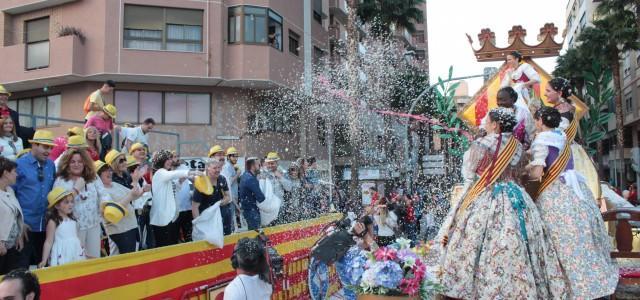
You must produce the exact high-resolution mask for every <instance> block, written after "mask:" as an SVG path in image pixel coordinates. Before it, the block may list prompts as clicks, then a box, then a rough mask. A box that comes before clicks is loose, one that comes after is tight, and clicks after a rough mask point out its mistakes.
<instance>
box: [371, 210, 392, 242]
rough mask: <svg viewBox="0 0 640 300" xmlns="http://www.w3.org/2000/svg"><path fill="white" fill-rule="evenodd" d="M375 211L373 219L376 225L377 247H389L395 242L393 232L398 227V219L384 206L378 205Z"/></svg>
mask: <svg viewBox="0 0 640 300" xmlns="http://www.w3.org/2000/svg"><path fill="white" fill-rule="evenodd" d="M377 210H378V211H377V213H376V214H375V215H374V216H373V218H374V220H375V221H376V225H378V240H377V242H378V246H380V247H385V246H389V245H391V244H393V242H394V241H395V240H396V236H395V230H396V228H397V227H398V217H397V216H396V214H395V213H394V212H393V211H392V210H389V209H388V208H387V206H386V205H378V206H377Z"/></svg>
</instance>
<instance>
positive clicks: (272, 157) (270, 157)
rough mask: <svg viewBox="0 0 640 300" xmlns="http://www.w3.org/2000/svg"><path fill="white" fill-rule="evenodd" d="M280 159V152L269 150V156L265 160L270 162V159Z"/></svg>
mask: <svg viewBox="0 0 640 300" xmlns="http://www.w3.org/2000/svg"><path fill="white" fill-rule="evenodd" d="M279 160H280V156H279V155H278V152H275V151H273V152H269V153H268V154H267V158H265V160H264V161H266V162H270V161H279Z"/></svg>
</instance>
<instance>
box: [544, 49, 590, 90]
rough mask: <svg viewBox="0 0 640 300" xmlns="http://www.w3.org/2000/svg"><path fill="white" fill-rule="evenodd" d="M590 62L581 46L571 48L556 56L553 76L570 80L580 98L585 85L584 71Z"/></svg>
mask: <svg viewBox="0 0 640 300" xmlns="http://www.w3.org/2000/svg"><path fill="white" fill-rule="evenodd" d="M591 61H592V60H590V59H588V58H587V57H586V56H585V53H584V51H583V47H582V45H579V46H577V47H575V48H571V49H569V50H567V52H565V54H563V55H561V56H558V59H557V60H556V69H555V70H554V71H553V76H555V77H564V78H566V79H568V80H570V81H571V83H572V84H573V85H574V86H575V87H576V91H577V92H578V97H580V98H582V96H583V95H582V90H583V87H584V84H585V82H584V70H589V69H590V68H591Z"/></svg>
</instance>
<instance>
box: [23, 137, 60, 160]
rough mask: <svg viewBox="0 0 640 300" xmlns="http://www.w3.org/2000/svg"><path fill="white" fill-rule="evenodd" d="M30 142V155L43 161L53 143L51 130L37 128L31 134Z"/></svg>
mask: <svg viewBox="0 0 640 300" xmlns="http://www.w3.org/2000/svg"><path fill="white" fill-rule="evenodd" d="M29 143H31V155H33V157H34V158H35V159H36V160H38V161H39V162H45V161H46V160H47V158H49V153H50V152H51V149H52V148H53V146H55V144H54V143H53V132H51V131H49V130H38V131H36V133H35V134H34V135H33V139H31V140H29Z"/></svg>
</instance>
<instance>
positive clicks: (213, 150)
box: [209, 145, 224, 157]
mask: <svg viewBox="0 0 640 300" xmlns="http://www.w3.org/2000/svg"><path fill="white" fill-rule="evenodd" d="M218 152H223V153H224V149H222V147H221V146H220V145H215V146H213V147H211V149H209V157H212V156H213V155H214V154H216V153H218Z"/></svg>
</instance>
